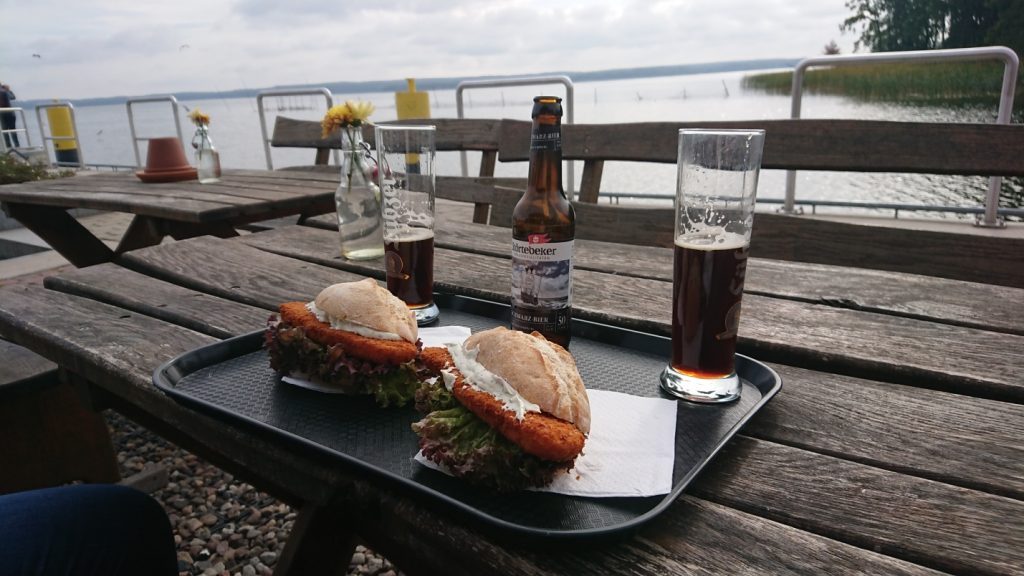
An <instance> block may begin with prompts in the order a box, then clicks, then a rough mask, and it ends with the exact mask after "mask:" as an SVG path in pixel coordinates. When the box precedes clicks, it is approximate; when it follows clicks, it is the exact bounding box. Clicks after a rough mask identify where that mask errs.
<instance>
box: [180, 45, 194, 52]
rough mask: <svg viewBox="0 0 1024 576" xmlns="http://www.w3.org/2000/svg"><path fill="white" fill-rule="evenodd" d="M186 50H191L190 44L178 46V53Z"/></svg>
mask: <svg viewBox="0 0 1024 576" xmlns="http://www.w3.org/2000/svg"><path fill="white" fill-rule="evenodd" d="M185 48H191V46H189V45H188V44H182V45H181V46H178V52H181V51H182V50H184V49H185Z"/></svg>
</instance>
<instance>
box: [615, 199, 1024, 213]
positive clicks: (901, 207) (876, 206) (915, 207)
mask: <svg viewBox="0 0 1024 576" xmlns="http://www.w3.org/2000/svg"><path fill="white" fill-rule="evenodd" d="M601 198H607V199H608V203H609V204H615V205H620V204H621V202H620V200H624V199H625V200H643V201H645V202H652V203H653V202H663V203H666V204H669V205H671V204H672V202H673V201H674V200H675V196H668V195H665V194H651V193H645V192H601ZM785 202H786V199H785V198H758V199H757V203H758V204H784V203H785ZM796 204H798V205H801V206H810V208H811V213H812V214H817V212H818V207H828V208H857V209H864V210H892V211H893V218H896V219H898V218H899V217H900V212H901V211H903V212H939V213H946V214H984V213H985V207H984V206H936V205H934V204H905V203H901V202H855V201H852V200H816V199H803V200H796ZM645 205H646V204H635V206H645ZM998 214H999V215H1000V216H1014V217H1016V218H1021V219H1024V208H999V209H998Z"/></svg>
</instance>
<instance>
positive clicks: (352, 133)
mask: <svg viewBox="0 0 1024 576" xmlns="http://www.w3.org/2000/svg"><path fill="white" fill-rule="evenodd" d="M362 147H363V130H362V129H361V128H360V127H358V126H356V127H354V128H342V129H341V149H342V150H350V151H359V150H360V149H362Z"/></svg>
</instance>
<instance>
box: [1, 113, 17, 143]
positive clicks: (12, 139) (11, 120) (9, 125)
mask: <svg viewBox="0 0 1024 576" xmlns="http://www.w3.org/2000/svg"><path fill="white" fill-rule="evenodd" d="M17 122H18V121H17V119H16V118H15V116H14V114H12V113H10V112H4V113H2V114H0V126H3V129H4V130H11V129H13V128H15V126H17ZM4 142H6V143H7V147H8V148H11V147H14V148H18V147H20V146H21V144H19V143H18V133H17V132H11V133H10V134H8V133H7V132H4Z"/></svg>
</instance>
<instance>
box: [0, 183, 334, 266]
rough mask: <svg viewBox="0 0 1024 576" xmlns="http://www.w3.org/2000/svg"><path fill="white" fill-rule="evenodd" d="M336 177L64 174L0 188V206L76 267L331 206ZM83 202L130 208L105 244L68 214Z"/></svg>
mask: <svg viewBox="0 0 1024 576" xmlns="http://www.w3.org/2000/svg"><path fill="white" fill-rule="evenodd" d="M335 188H337V183H336V182H335V183H333V184H332V183H331V182H325V181H323V179H320V180H312V179H309V178H308V177H307V176H304V175H303V173H302V172H292V171H280V172H268V171H265V170H262V171H261V170H225V171H224V175H223V176H222V178H221V181H220V182H218V183H215V184H200V183H199V181H198V180H187V181H182V182H167V183H144V182H142V181H141V180H139V179H138V178H137V177H136V176H135V174H133V173H131V172H79V173H78V174H76V175H75V176H71V177H68V178H58V179H54V180H41V181H36V182H27V183H24V184H8V185H6V186H0V204H2V206H3V209H4V211H5V212H7V214H8V215H10V216H11V217H12V218H15V219H16V220H18V221H19V222H21V224H22V225H23V226H25V227H26V228H28V229H29V230H31V231H32V232H34V233H35V234H36V235H38V236H39V237H40V238H42V239H43V240H45V241H46V243H47V244H49V245H50V246H51V247H52V248H53V249H54V250H56V251H57V252H59V253H60V254H61V255H62V256H64V257H65V258H66V259H67V260H68V261H69V262H71V263H72V264H74V265H75V266H78V267H83V266H89V265H92V264H99V263H102V262H109V261H111V260H113V259H114V258H115V257H116V256H117V255H118V254H121V253H123V252H126V251H128V250H135V249H137V248H144V247H146V246H153V245H155V244H159V243H160V242H161V241H162V240H163V239H164V238H165V237H168V236H170V237H172V238H174V239H176V240H182V239H185V238H193V237H195V236H203V235H212V236H218V237H221V238H229V237H231V236H237V235H238V232H237V228H239V227H240V226H243V225H246V224H250V223H252V222H257V221H260V220H270V219H274V218H281V217H285V216H293V215H297V216H301V217H303V218H304V217H307V216H312V215H315V214H323V213H324V212H328V211H331V210H333V209H334V190H335ZM74 208H82V209H93V210H106V211H112V212H127V213H130V214H134V215H135V217H134V218H133V219H132V222H131V224H130V225H129V227H128V229H127V230H126V231H125V233H124V236H123V237H122V238H121V241H120V243H119V244H118V246H117V247H116V248H114V249H111V248H110V247H108V246H107V245H106V244H104V243H103V242H102V241H101V240H99V239H98V238H97V237H96V236H95V235H93V234H92V232H90V231H89V230H88V229H87V228H85V227H84V226H82V224H80V223H79V222H78V221H77V220H75V218H74V217H73V216H72V215H71V214H70V213H69V212H68V210H69V209H74Z"/></svg>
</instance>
